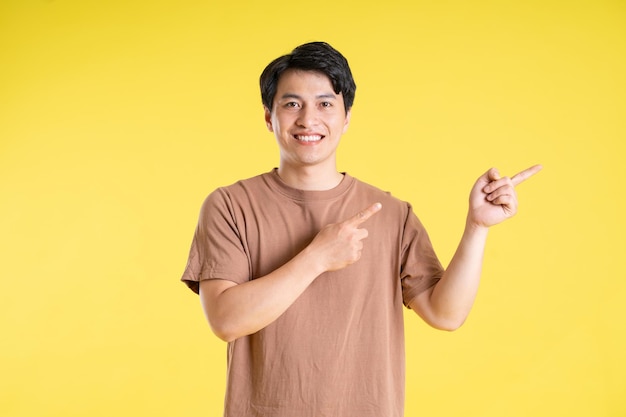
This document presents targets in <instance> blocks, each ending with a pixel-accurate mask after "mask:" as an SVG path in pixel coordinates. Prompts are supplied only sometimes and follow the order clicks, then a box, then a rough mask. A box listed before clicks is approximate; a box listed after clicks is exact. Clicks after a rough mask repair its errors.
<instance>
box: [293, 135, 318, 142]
mask: <svg viewBox="0 0 626 417" xmlns="http://www.w3.org/2000/svg"><path fill="white" fill-rule="evenodd" d="M294 138H296V140H298V141H300V142H319V141H320V140H322V139H324V136H322V135H294Z"/></svg>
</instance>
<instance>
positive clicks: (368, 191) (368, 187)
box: [354, 178, 411, 215]
mask: <svg viewBox="0 0 626 417" xmlns="http://www.w3.org/2000/svg"><path fill="white" fill-rule="evenodd" d="M354 182H355V190H356V192H357V193H358V194H359V195H362V196H364V198H366V199H369V200H371V201H372V203H374V202H379V203H381V204H382V205H383V207H385V208H387V209H394V210H399V211H400V212H402V213H405V215H406V213H407V212H408V211H410V210H411V205H410V204H409V203H408V202H406V201H403V200H401V199H399V198H397V197H395V196H394V195H393V194H392V193H391V192H390V191H386V190H382V189H380V188H378V187H376V186H374V185H372V184H369V183H366V182H364V181H361V180H359V179H357V178H354Z"/></svg>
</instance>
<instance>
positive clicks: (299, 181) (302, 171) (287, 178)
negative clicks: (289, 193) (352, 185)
mask: <svg viewBox="0 0 626 417" xmlns="http://www.w3.org/2000/svg"><path fill="white" fill-rule="evenodd" d="M278 176H280V178H281V179H282V180H283V182H284V183H285V184H287V185H288V186H290V187H292V188H296V189H298V190H303V191H325V190H330V189H332V188H335V187H336V186H338V185H339V183H340V182H341V180H343V174H341V173H340V172H337V169H336V168H333V169H332V170H330V169H320V168H319V167H299V168H298V169H292V168H290V167H289V166H286V165H285V164H282V163H281V165H280V167H279V168H278Z"/></svg>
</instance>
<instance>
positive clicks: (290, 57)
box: [259, 42, 356, 113]
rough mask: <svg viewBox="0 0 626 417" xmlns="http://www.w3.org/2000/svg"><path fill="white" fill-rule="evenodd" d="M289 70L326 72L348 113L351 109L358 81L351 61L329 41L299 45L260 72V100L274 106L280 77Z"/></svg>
mask: <svg viewBox="0 0 626 417" xmlns="http://www.w3.org/2000/svg"><path fill="white" fill-rule="evenodd" d="M288 69H297V70H303V71H318V72H321V73H323V74H324V75H326V76H327V77H328V78H329V79H330V82H331V84H332V86H333V90H334V91H335V94H339V93H341V95H342V96H343V103H344V107H345V110H346V113H347V112H348V110H350V108H352V103H353V102H354V93H355V91H356V84H355V83H354V78H352V72H351V71H350V66H349V65H348V60H347V59H346V58H345V57H344V56H343V55H341V53H339V51H337V50H336V49H335V48H333V47H332V46H330V45H329V44H327V43H326V42H310V43H305V44H303V45H300V46H298V47H296V48H295V49H294V50H293V51H291V53H290V54H287V55H283V56H281V57H279V58H276V59H275V60H273V61H272V62H270V64H269V65H268V66H267V67H265V69H264V70H263V73H262V74H261V78H260V80H259V81H260V84H261V100H262V101H263V105H264V106H265V107H267V108H268V109H270V110H271V109H272V105H273V104H274V96H275V95H276V88H277V86H278V80H279V78H280V76H281V75H282V74H283V73H284V72H285V71H286V70H288Z"/></svg>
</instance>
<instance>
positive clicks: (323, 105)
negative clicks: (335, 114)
mask: <svg viewBox="0 0 626 417" xmlns="http://www.w3.org/2000/svg"><path fill="white" fill-rule="evenodd" d="M320 106H321V107H332V106H333V103H331V102H330V101H322V102H321V103H320Z"/></svg>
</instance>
